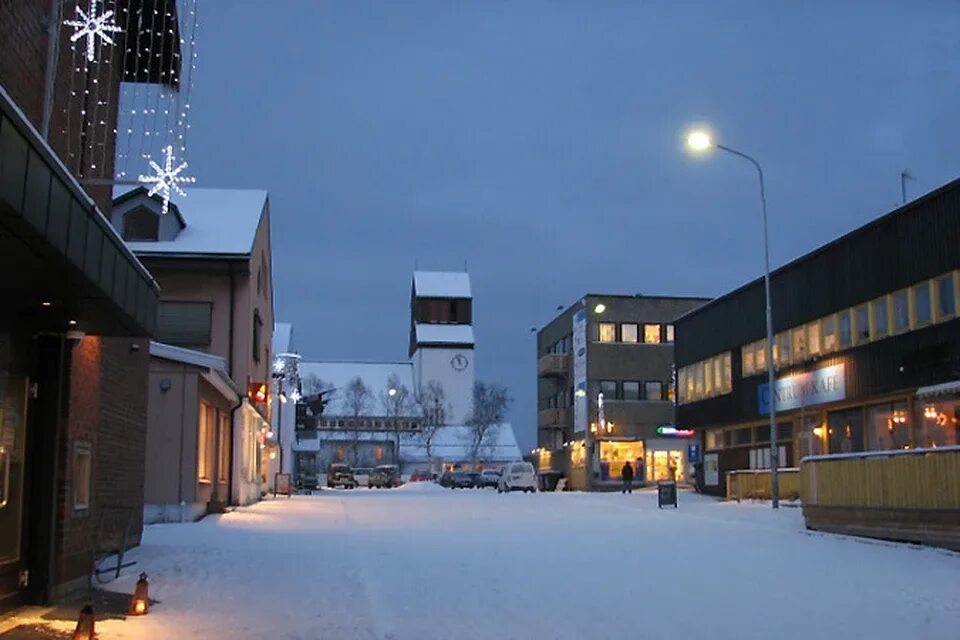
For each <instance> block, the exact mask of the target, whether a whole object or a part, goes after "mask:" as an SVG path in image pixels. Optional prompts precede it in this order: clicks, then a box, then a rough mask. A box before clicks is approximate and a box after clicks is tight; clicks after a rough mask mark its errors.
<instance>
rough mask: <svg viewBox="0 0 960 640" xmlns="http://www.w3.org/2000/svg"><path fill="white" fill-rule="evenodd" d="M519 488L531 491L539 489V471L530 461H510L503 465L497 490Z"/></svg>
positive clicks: (504, 490)
mask: <svg viewBox="0 0 960 640" xmlns="http://www.w3.org/2000/svg"><path fill="white" fill-rule="evenodd" d="M518 489H519V490H521V491H524V492H527V491H529V492H530V493H533V492H535V491H536V490H537V472H536V471H534V470H533V465H532V464H530V463H529V462H510V463H507V464H505V465H503V469H502V470H501V473H500V482H499V483H498V484H497V491H498V492H500V493H506V492H508V491H516V490H518Z"/></svg>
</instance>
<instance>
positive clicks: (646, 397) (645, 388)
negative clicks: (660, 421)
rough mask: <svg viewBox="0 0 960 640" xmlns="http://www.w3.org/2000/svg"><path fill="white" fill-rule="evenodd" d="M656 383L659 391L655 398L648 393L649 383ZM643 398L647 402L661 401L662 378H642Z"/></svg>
mask: <svg viewBox="0 0 960 640" xmlns="http://www.w3.org/2000/svg"><path fill="white" fill-rule="evenodd" d="M653 384H655V385H657V388H658V390H659V393H658V394H657V397H656V398H651V397H650V393H649V388H648V386H649V385H653ZM643 399H644V400H645V401H647V402H663V400H664V397H663V381H662V380H644V382H643Z"/></svg>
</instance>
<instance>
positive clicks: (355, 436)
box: [341, 376, 373, 466]
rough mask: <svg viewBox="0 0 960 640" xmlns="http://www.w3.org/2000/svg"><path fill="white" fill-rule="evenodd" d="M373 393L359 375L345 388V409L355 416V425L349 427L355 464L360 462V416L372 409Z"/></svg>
mask: <svg viewBox="0 0 960 640" xmlns="http://www.w3.org/2000/svg"><path fill="white" fill-rule="evenodd" d="M372 398H373V393H372V392H371V391H370V387H368V386H367V385H366V384H365V383H364V382H363V380H362V379H361V378H360V377H359V376H357V377H356V378H354V379H353V380H351V381H350V382H348V383H347V386H346V387H345V388H344V389H343V394H342V400H341V402H342V403H343V408H344V411H345V412H346V413H347V415H348V416H350V417H351V418H353V420H352V422H353V423H354V424H353V426H351V427H349V431H348V437H349V440H348V442H347V444H348V445H349V447H350V455H351V458H352V459H353V465H354V466H356V465H357V464H359V463H360V431H361V429H360V424H359V420H358V418H359V417H360V416H362V415H364V414H366V413H368V412H369V410H370V401H371V400H372Z"/></svg>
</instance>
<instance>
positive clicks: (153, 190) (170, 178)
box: [137, 145, 196, 214]
mask: <svg viewBox="0 0 960 640" xmlns="http://www.w3.org/2000/svg"><path fill="white" fill-rule="evenodd" d="M163 156H164V158H163V166H162V167H161V166H160V165H159V164H157V163H156V162H154V161H153V160H151V161H150V168H151V169H153V170H154V171H155V172H156V173H154V175H152V176H144V175H141V176H140V177H138V178H137V180H139V181H140V182H142V183H144V184H151V183H152V184H153V186H152V187H150V191H148V192H147V195H148V196H153V195H156V194H158V193H159V194H160V197H161V198H163V209H162V210H161V213H163V214H166V213H167V211H168V210H169V209H170V191H171V190H173V191H175V192H177V193H179V194H180V195H181V196H186V195H187V194H186V192H185V191H184V190H183V189H181V188H180V185H181V184H191V183H193V182H196V178H191V177H188V176H182V175H180V172H181V171H183V170H184V169H186V168H187V163H186V162H181V163H180V164H178V165H177V166H176V168H174V166H173V162H174V160H173V147H172V146H170V145H167V146H166V147H164V149H163Z"/></svg>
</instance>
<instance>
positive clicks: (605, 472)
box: [600, 441, 644, 480]
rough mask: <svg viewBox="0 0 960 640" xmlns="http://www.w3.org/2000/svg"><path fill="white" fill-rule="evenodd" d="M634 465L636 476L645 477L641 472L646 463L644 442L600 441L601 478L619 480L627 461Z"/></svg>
mask: <svg viewBox="0 0 960 640" xmlns="http://www.w3.org/2000/svg"><path fill="white" fill-rule="evenodd" d="M628 460H629V461H630V464H631V465H633V473H634V477H635V478H637V479H638V480H641V479H642V478H643V476H642V474H641V473H639V472H640V470H641V467H642V466H643V463H644V455H643V442H607V441H601V442H600V479H601V480H619V479H620V478H621V471H622V469H623V465H624V463H625V462H627V461H628Z"/></svg>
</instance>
